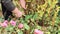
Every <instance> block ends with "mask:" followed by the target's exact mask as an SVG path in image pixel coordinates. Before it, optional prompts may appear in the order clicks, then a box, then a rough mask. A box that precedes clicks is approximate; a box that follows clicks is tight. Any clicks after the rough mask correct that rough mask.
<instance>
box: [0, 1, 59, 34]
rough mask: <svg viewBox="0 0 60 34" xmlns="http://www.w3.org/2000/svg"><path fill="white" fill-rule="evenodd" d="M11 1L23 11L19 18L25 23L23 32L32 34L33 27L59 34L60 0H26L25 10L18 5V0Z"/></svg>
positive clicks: (46, 33) (48, 32) (47, 32)
mask: <svg viewBox="0 0 60 34" xmlns="http://www.w3.org/2000/svg"><path fill="white" fill-rule="evenodd" d="M13 3H14V4H15V6H17V7H18V8H19V10H20V11H24V12H25V15H24V16H22V17H21V18H20V19H19V21H20V22H21V23H23V24H25V29H26V30H24V31H26V33H24V34H32V33H33V30H34V29H40V30H42V31H44V33H45V34H60V0H26V7H27V9H26V10H25V9H23V8H22V7H21V6H20V3H19V0H13ZM0 9H1V5H0ZM0 11H1V10H0Z"/></svg>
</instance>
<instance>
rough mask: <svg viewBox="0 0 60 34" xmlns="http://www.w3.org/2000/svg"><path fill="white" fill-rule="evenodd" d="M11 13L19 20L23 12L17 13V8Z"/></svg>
mask: <svg viewBox="0 0 60 34" xmlns="http://www.w3.org/2000/svg"><path fill="white" fill-rule="evenodd" d="M12 13H13V14H14V15H15V17H17V18H19V17H21V16H22V15H23V12H21V11H19V10H18V8H15V9H14V10H13V11H12Z"/></svg>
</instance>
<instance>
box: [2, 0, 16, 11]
mask: <svg viewBox="0 0 60 34" xmlns="http://www.w3.org/2000/svg"><path fill="white" fill-rule="evenodd" d="M2 4H3V5H4V6H5V7H6V9H7V10H8V11H13V10H14V9H15V5H14V4H13V2H12V1H11V0H2Z"/></svg>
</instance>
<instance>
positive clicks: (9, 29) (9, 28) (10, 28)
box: [6, 26, 14, 31]
mask: <svg viewBox="0 0 60 34" xmlns="http://www.w3.org/2000/svg"><path fill="white" fill-rule="evenodd" d="M13 29H14V27H12V26H9V27H7V28H6V30H7V31H13Z"/></svg>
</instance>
